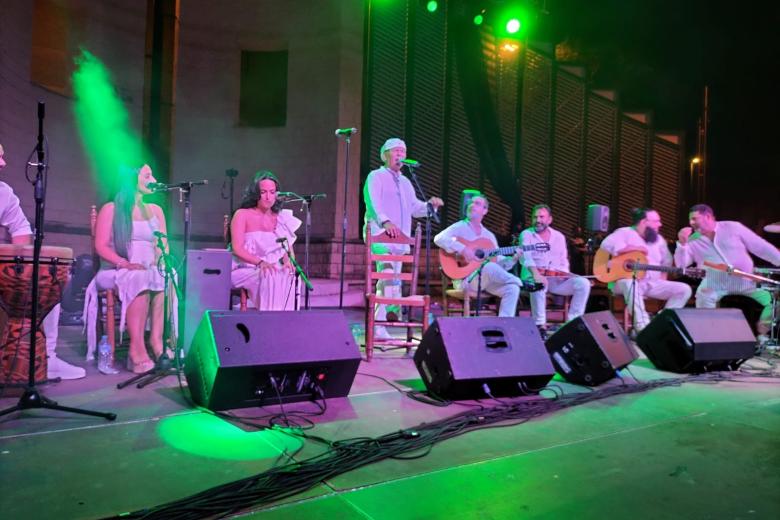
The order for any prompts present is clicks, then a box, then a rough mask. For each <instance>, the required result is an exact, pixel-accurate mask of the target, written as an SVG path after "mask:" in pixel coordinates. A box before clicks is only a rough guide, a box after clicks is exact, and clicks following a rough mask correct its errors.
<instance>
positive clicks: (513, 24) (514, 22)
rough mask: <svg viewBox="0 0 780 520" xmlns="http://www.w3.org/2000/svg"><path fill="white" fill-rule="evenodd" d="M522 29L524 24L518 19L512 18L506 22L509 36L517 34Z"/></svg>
mask: <svg viewBox="0 0 780 520" xmlns="http://www.w3.org/2000/svg"><path fill="white" fill-rule="evenodd" d="M520 27H522V24H521V23H520V20H519V19H517V18H510V19H509V20H508V21H507V22H506V32H508V33H509V34H515V33H517V31H519V30H520Z"/></svg>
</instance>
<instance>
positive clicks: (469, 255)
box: [458, 246, 477, 262]
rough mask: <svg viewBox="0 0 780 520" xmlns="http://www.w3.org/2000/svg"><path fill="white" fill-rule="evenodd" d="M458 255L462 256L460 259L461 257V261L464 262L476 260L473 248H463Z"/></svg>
mask: <svg viewBox="0 0 780 520" xmlns="http://www.w3.org/2000/svg"><path fill="white" fill-rule="evenodd" d="M458 254H459V255H460V256H462V257H463V259H464V260H465V261H466V262H473V261H475V260H477V255H476V252H475V251H474V248H473V247H469V246H466V247H464V248H463V250H462V251H461V252H460V253H458Z"/></svg>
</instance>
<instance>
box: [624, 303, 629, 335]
mask: <svg viewBox="0 0 780 520" xmlns="http://www.w3.org/2000/svg"><path fill="white" fill-rule="evenodd" d="M623 330H625V331H626V334H628V333H629V331H630V330H631V316H630V315H629V314H628V305H625V306H624V307H623Z"/></svg>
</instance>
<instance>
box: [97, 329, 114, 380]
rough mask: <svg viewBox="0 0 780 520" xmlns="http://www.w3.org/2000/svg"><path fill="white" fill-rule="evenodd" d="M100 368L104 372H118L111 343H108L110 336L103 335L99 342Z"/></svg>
mask: <svg viewBox="0 0 780 520" xmlns="http://www.w3.org/2000/svg"><path fill="white" fill-rule="evenodd" d="M98 370H99V371H100V372H101V373H103V374H118V373H119V371H118V370H117V369H115V368H114V359H113V356H112V355H111V345H109V344H108V336H105V335H103V336H102V337H101V338H100V343H98Z"/></svg>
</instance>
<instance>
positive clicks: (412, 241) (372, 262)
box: [366, 224, 431, 361]
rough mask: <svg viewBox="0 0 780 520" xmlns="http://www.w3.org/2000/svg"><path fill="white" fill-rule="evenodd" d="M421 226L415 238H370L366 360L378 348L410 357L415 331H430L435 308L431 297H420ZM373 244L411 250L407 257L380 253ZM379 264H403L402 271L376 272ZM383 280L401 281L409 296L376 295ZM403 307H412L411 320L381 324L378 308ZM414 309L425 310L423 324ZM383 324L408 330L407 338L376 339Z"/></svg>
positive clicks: (403, 236)
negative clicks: (396, 349) (414, 317)
mask: <svg viewBox="0 0 780 520" xmlns="http://www.w3.org/2000/svg"><path fill="white" fill-rule="evenodd" d="M420 236H421V233H420V225H419V224H417V228H416V229H415V232H414V236H413V237H411V238H410V237H407V236H406V235H404V234H400V236H398V237H396V238H390V237H389V236H387V235H386V234H385V233H381V234H379V235H375V236H372V235H371V234H370V233H368V234H367V235H366V361H371V358H372V357H373V355H374V346H375V345H378V346H380V345H381V346H385V345H390V346H395V347H405V348H406V352H407V354H408V353H409V352H410V351H411V348H412V346H414V343H413V341H412V329H413V328H421V329H422V332H423V333H425V331H426V330H427V328H428V317H429V314H430V308H431V297H430V296H429V295H427V294H425V295H418V294H416V292H417V278H418V271H419V265H420V262H419V258H420ZM373 244H398V245H408V246H410V248H411V251H410V252H409V253H407V254H401V255H395V254H378V253H374V252H373V251H372V245H373ZM376 262H400V263H401V264H402V269H401V272H400V273H397V274H396V273H384V272H377V271H376ZM379 280H400V281H401V284H402V287H401V294H402V295H403V294H404V289H406V290H407V291H408V293H409V294H408V296H399V297H389V296H384V295H378V294H376V282H377V281H379ZM378 304H384V305H400V306H401V307H409V308H410V309H409V310H410V312H409V313H408V314H407V316H409V318H407V321H377V320H376V319H375V317H374V310H375V308H376V305H378ZM411 308H422V322H414V321H412V320H411V315H412V313H411V310H412V309H411ZM375 325H383V326H385V327H401V328H405V329H406V339H405V340H403V339H395V338H393V339H376V338H374V326H375Z"/></svg>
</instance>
